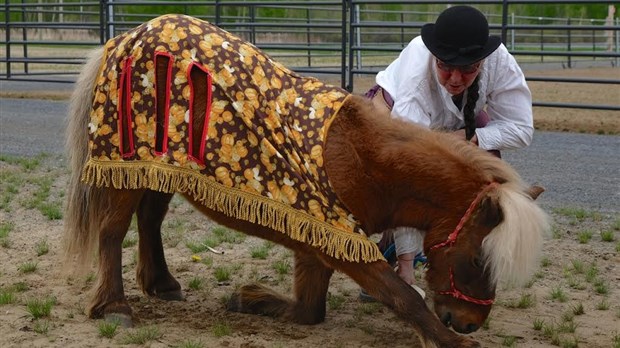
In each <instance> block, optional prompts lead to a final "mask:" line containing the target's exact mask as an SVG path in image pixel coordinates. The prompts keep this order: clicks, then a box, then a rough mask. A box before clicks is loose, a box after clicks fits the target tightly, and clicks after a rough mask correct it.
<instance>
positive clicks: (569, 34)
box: [566, 17, 573, 69]
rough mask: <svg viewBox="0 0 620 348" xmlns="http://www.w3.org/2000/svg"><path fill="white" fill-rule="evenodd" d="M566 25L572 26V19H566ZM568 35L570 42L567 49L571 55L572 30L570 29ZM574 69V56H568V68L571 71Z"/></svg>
mask: <svg viewBox="0 0 620 348" xmlns="http://www.w3.org/2000/svg"><path fill="white" fill-rule="evenodd" d="M566 25H567V26H570V17H568V18H567V19H566ZM566 34H567V39H568V42H567V43H566V49H567V50H568V53H570V52H571V30H570V28H568V31H567V33H566ZM572 67H573V61H572V56H571V55H570V54H569V55H568V68H569V69H570V68H572Z"/></svg>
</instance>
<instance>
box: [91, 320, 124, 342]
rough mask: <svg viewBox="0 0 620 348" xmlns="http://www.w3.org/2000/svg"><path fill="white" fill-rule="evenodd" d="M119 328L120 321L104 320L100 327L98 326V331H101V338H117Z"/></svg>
mask: <svg viewBox="0 0 620 348" xmlns="http://www.w3.org/2000/svg"><path fill="white" fill-rule="evenodd" d="M119 326H120V321H118V320H115V321H107V320H103V321H101V322H99V325H97V329H98V330H99V336H101V337H105V338H112V337H114V336H116V334H117V332H116V329H118V327H119Z"/></svg>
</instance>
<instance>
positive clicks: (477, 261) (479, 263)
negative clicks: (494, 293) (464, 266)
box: [473, 256, 484, 268]
mask: <svg viewBox="0 0 620 348" xmlns="http://www.w3.org/2000/svg"><path fill="white" fill-rule="evenodd" d="M473 264H474V266H476V267H478V268H482V267H484V260H483V259H482V256H477V257H475V258H474V262H473Z"/></svg>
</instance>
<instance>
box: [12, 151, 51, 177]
mask: <svg viewBox="0 0 620 348" xmlns="http://www.w3.org/2000/svg"><path fill="white" fill-rule="evenodd" d="M47 157H49V155H48V154H45V153H42V154H39V155H37V156H35V157H18V156H11V155H5V154H0V161H2V162H5V163H8V164H11V165H17V166H20V167H21V169H22V170H24V171H26V172H32V171H33V170H35V169H37V168H38V167H39V166H40V165H41V162H42V161H43V160H44V159H45V158H47Z"/></svg>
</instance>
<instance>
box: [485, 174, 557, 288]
mask: <svg viewBox="0 0 620 348" xmlns="http://www.w3.org/2000/svg"><path fill="white" fill-rule="evenodd" d="M498 193H499V204H500V206H501V207H502V212H503V213H504V219H503V221H502V222H501V223H500V224H499V225H498V226H497V227H496V228H495V229H493V231H491V233H489V234H488V235H487V236H486V237H485V238H484V240H483V241H482V252H483V255H484V257H485V259H486V265H487V268H488V270H489V272H490V277H491V281H492V282H493V284H495V285H496V286H497V285H498V284H500V283H502V285H504V286H513V285H522V284H524V283H525V282H527V281H529V280H530V277H531V276H532V273H533V272H534V270H535V269H536V267H537V266H538V261H539V256H540V252H541V248H542V244H543V238H544V236H545V235H546V234H547V232H548V231H549V227H550V226H549V217H548V215H547V214H546V213H545V212H544V211H543V210H542V209H541V208H540V207H539V206H538V205H537V204H536V203H534V201H533V200H532V198H530V197H529V196H527V194H525V193H524V192H523V190H515V188H514V187H512V186H505V185H502V186H501V187H500V188H499V190H498Z"/></svg>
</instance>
